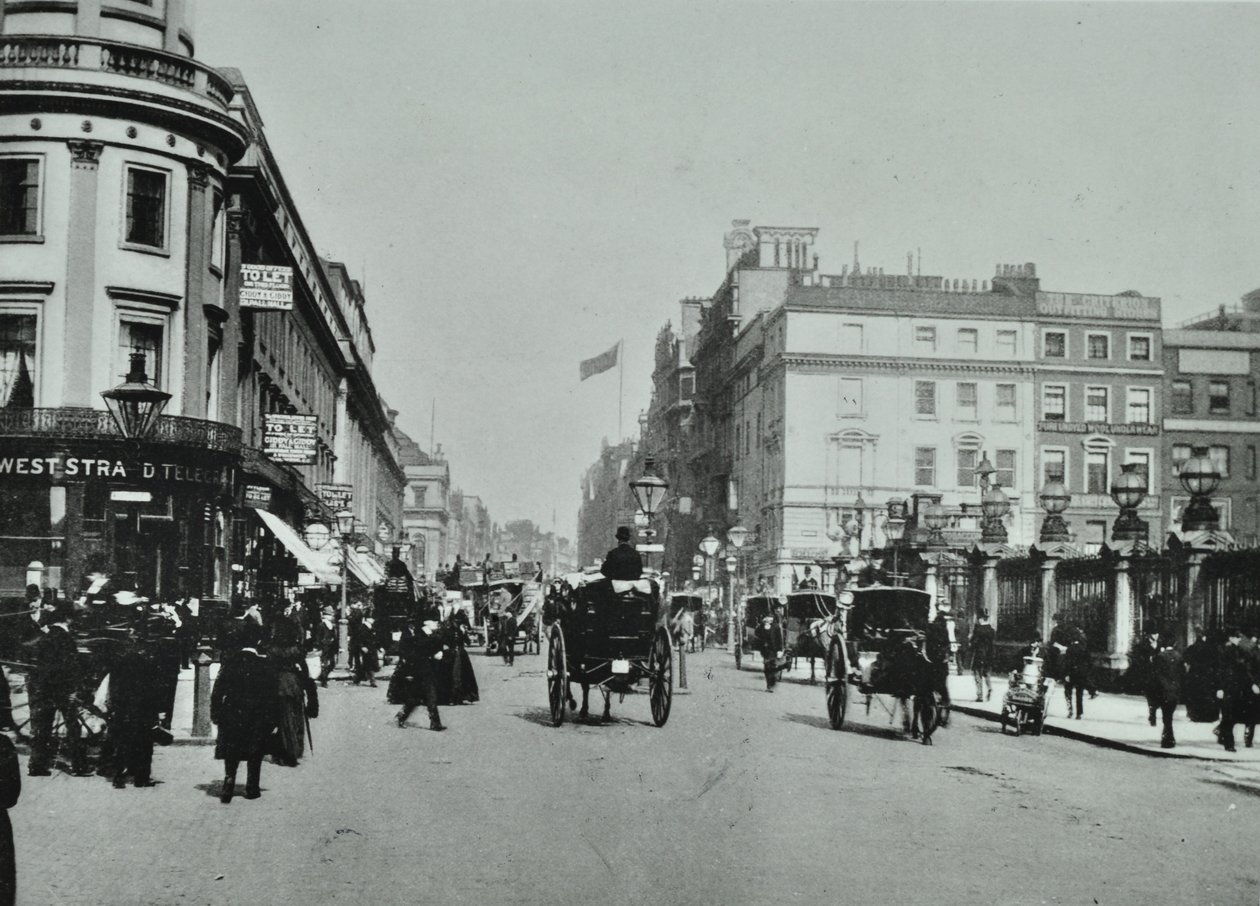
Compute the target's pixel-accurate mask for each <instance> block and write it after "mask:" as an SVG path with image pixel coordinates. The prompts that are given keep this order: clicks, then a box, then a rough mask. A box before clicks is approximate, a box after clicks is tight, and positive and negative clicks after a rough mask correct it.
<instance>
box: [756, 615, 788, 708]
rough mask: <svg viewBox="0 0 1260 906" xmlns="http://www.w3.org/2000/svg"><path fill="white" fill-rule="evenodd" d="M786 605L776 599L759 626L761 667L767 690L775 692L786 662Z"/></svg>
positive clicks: (758, 639) (758, 637)
mask: <svg viewBox="0 0 1260 906" xmlns="http://www.w3.org/2000/svg"><path fill="white" fill-rule="evenodd" d="M784 610H785V608H784V605H783V602H782V601H779V600H777V599H776V600H775V602H774V603H773V604H772V605H770V614H769V615H768V616H766V617H764V618H763V619H762V621H761V626H759V627H758V628H757V644H758V646H759V647H760V649H761V669H762V671H763V672H764V673H765V675H766V691H767V692H773V691H774V684H775V683H776V682H778V680H779V674H781V673H782V672H783V668H784V666H785V664H786V661H785V659H784V655H785V654H786V653H787V651H786V649H787V635H786V626H785V623H784V616H783V613H784Z"/></svg>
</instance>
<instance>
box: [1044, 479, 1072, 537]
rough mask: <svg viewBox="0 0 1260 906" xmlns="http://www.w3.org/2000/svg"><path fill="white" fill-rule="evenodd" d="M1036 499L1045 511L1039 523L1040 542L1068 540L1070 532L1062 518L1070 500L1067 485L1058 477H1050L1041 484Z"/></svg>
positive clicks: (1070, 496) (1070, 535)
mask: <svg viewBox="0 0 1260 906" xmlns="http://www.w3.org/2000/svg"><path fill="white" fill-rule="evenodd" d="M1037 499H1038V500H1039V501H1040V502H1041V508H1042V509H1043V510H1045V511H1046V518H1045V520H1044V521H1043V522H1042V523H1041V535H1040V540H1041V542H1042V543H1043V544H1051V543H1053V542H1056V541H1070V540H1071V539H1072V534H1071V532H1069V531H1068V527H1067V523H1066V522H1065V521H1064V520H1063V511H1064V510H1066V509H1067V508H1068V504H1070V503H1071V502H1072V495H1071V494H1069V493H1068V489H1067V486H1066V485H1065V484H1064V483H1063V482H1061V481H1059V479H1057V478H1051V479H1050V480H1049V481H1047V482H1046V483H1045V484H1044V485H1043V486H1042V488H1041V493H1040V494H1038V495H1037Z"/></svg>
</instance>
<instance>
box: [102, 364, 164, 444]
mask: <svg viewBox="0 0 1260 906" xmlns="http://www.w3.org/2000/svg"><path fill="white" fill-rule="evenodd" d="M101 397H102V398H103V399H104V400H105V405H106V406H107V407H108V408H109V414H110V415H111V416H113V419H114V424H116V425H117V426H118V430H119V431H120V432H121V433H122V436H123V437H125V438H127V439H129V440H144V439H146V438H147V437H148V436H149V435H150V434H152V433H153V429H154V428H155V427H156V426H157V420H158V416H159V415H161V414H162V410H163V409H165V408H166V404H167V403H168V402H170V399H171V395H170V394H169V393H165V392H163V391H161V390H159V389H157V388H156V387H154V386H153V385H152V384H150V383H149V378H148V376H147V375H145V373H144V353H143V352H133V353H132V354H131V370H130V371H128V372H127V377H126V379H125V380H124V381H123V383H121V384H119V385H118V386H117V387H114V388H113V389H112V390H102V391H101Z"/></svg>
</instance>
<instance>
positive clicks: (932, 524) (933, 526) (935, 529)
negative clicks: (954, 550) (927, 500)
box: [923, 503, 949, 548]
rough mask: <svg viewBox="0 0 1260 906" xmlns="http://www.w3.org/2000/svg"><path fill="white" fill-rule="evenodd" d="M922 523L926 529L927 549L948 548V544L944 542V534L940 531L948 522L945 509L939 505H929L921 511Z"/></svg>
mask: <svg viewBox="0 0 1260 906" xmlns="http://www.w3.org/2000/svg"><path fill="white" fill-rule="evenodd" d="M923 521H924V522H925V523H927V527H928V537H927V546H928V547H929V548H944V547H949V542H947V541H946V540H945V533H944V532H942V531H941V530H942V529H943V528H945V525H946V523H948V522H949V516H947V515H946V514H945V507H943V506H941V505H940V504H939V503H933V504H929V505H928V506H927V507H925V508H924V510H923Z"/></svg>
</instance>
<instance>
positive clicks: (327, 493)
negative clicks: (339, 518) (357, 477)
mask: <svg viewBox="0 0 1260 906" xmlns="http://www.w3.org/2000/svg"><path fill="white" fill-rule="evenodd" d="M315 493H316V494H318V495H319V502H320V503H322V504H323V505H324V506H326V507H328V509H330V510H332V511H333V512H334V513H336V512H339V511H341V510H350V509H353V508H354V507H353V503H354V485H350V484H317V485H315Z"/></svg>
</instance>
